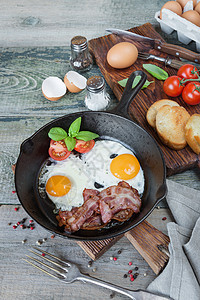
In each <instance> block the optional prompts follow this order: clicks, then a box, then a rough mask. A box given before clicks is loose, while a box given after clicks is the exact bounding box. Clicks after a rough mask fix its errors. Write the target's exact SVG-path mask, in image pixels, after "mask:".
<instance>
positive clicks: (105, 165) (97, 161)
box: [82, 140, 144, 194]
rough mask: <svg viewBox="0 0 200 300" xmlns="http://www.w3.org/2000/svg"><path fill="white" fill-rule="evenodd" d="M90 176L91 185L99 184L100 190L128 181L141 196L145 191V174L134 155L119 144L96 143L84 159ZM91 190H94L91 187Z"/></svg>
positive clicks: (105, 141)
mask: <svg viewBox="0 0 200 300" xmlns="http://www.w3.org/2000/svg"><path fill="white" fill-rule="evenodd" d="M82 160H83V161H84V164H85V166H86V168H85V169H86V170H87V172H88V174H89V176H90V183H91V182H93V183H95V182H96V183H97V185H96V187H98V185H99V186H102V187H100V188H99V190H102V189H104V188H107V187H109V186H111V185H117V184H118V182H119V181H122V180H124V181H126V182H128V183H129V184H130V185H131V186H132V187H134V188H136V189H137V190H138V192H139V194H142V193H143V191H144V174H143V170H142V168H141V166H140V163H139V161H138V159H137V158H136V156H135V155H134V153H133V152H132V151H131V150H129V149H128V148H126V147H124V146H123V145H121V144H120V143H118V142H115V141H109V140H101V141H100V140H99V141H96V143H95V145H94V147H93V148H92V150H90V152H88V153H86V155H84V156H83V157H82ZM91 188H94V186H93V187H91Z"/></svg>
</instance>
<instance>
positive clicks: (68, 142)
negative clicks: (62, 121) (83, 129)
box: [65, 136, 76, 151]
mask: <svg viewBox="0 0 200 300" xmlns="http://www.w3.org/2000/svg"><path fill="white" fill-rule="evenodd" d="M65 144H66V146H67V149H68V151H72V150H73V149H74V147H75V145H76V140H75V139H74V138H73V137H71V136H67V137H66V138H65Z"/></svg>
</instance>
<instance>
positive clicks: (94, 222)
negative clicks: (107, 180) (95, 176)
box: [57, 181, 141, 232]
mask: <svg viewBox="0 0 200 300" xmlns="http://www.w3.org/2000/svg"><path fill="white" fill-rule="evenodd" d="M83 198H84V203H83V205H82V206H80V207H75V208H73V209H72V210H71V211H64V212H63V211H60V212H59V217H57V219H58V221H59V226H62V225H65V230H66V231H70V232H73V231H77V230H79V229H90V230H94V229H99V228H101V227H103V226H105V225H106V224H107V223H108V222H110V221H111V219H115V220H118V221H120V222H124V221H125V220H127V219H129V218H130V217H131V216H132V214H133V213H138V212H139V211H140V207H141V199H140V196H139V194H138V191H137V190H136V189H134V188H132V187H131V186H130V185H129V184H128V183H127V182H124V181H121V182H119V183H118V185H117V186H110V187H108V188H106V189H104V190H102V191H101V192H99V191H97V190H93V189H84V191H83Z"/></svg>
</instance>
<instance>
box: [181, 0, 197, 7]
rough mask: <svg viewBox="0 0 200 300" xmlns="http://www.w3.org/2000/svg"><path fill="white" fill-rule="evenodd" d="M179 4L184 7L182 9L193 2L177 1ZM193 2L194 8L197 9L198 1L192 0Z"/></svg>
mask: <svg viewBox="0 0 200 300" xmlns="http://www.w3.org/2000/svg"><path fill="white" fill-rule="evenodd" d="M176 1H177V2H178V3H180V5H181V6H182V8H184V7H185V5H186V4H187V3H188V2H189V1H191V0H176ZM192 1H193V7H195V5H196V4H197V0H192Z"/></svg>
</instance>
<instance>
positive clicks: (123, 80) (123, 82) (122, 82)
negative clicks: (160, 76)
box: [118, 75, 153, 89]
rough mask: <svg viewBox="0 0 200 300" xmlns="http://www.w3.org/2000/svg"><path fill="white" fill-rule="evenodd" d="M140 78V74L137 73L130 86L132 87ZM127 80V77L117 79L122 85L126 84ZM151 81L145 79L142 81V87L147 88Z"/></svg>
mask: <svg viewBox="0 0 200 300" xmlns="http://www.w3.org/2000/svg"><path fill="white" fill-rule="evenodd" d="M140 78H141V76H140V75H137V76H136V77H135V79H134V80H133V84H132V88H134V87H135V86H136V85H137V84H138V82H139V81H140ZM127 81H128V78H125V79H122V80H120V81H118V83H119V84H120V85H121V86H122V87H125V86H126V84H127ZM152 82H153V81H149V80H146V81H145V83H144V85H143V87H142V89H145V88H147V87H148V86H149V85H150V84H151V83H152Z"/></svg>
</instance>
